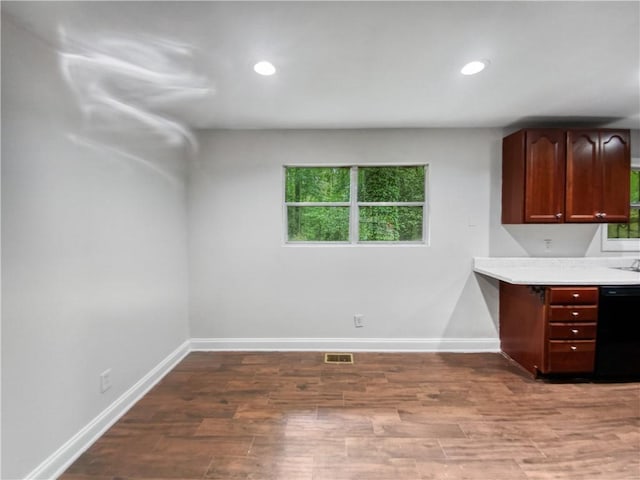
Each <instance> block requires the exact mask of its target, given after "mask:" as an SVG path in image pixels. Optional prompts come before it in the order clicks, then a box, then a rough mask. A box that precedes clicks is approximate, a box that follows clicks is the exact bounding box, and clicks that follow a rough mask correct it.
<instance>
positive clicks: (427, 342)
mask: <svg viewBox="0 0 640 480" xmlns="http://www.w3.org/2000/svg"><path fill="white" fill-rule="evenodd" d="M191 350H192V351H225V350H231V351H243V350H245V351H280V352H285V351H331V350H336V351H342V350H345V351H351V352H499V351H500V339H498V338H192V339H191Z"/></svg>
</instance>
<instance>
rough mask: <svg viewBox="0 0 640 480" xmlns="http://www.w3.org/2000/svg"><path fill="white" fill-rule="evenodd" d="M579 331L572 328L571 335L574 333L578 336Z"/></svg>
mask: <svg viewBox="0 0 640 480" xmlns="http://www.w3.org/2000/svg"><path fill="white" fill-rule="evenodd" d="M579 331H580V330H578V329H577V328H572V329H571V333H573V334H574V335H577V334H578V332H579Z"/></svg>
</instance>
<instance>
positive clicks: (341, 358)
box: [324, 353, 353, 363]
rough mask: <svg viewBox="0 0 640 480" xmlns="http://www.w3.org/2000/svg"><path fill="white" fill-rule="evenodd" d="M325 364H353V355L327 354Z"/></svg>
mask: <svg viewBox="0 0 640 480" xmlns="http://www.w3.org/2000/svg"><path fill="white" fill-rule="evenodd" d="M324 363H353V353H325V354H324Z"/></svg>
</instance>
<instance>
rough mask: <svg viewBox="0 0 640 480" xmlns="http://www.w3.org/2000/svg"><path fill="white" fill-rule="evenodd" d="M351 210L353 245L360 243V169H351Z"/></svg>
mask: <svg viewBox="0 0 640 480" xmlns="http://www.w3.org/2000/svg"><path fill="white" fill-rule="evenodd" d="M350 186H351V188H350V195H351V199H350V200H351V208H350V210H349V212H350V222H349V234H350V237H351V238H350V239H349V240H350V241H351V243H358V238H360V219H359V212H358V167H357V166H353V167H351V185H350Z"/></svg>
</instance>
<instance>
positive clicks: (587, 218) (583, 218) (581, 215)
mask: <svg viewBox="0 0 640 480" xmlns="http://www.w3.org/2000/svg"><path fill="white" fill-rule="evenodd" d="M630 171H631V149H630V148H629V132H628V131H618V130H569V131H568V132H567V201H566V221H567V222H589V223H592V222H611V223H615V222H627V221H629V204H630V203H631V202H630V198H629V174H630Z"/></svg>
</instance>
